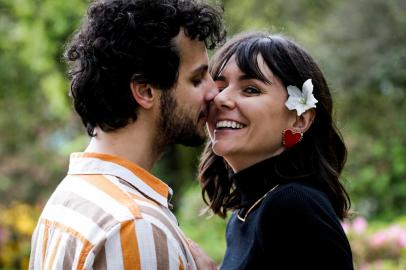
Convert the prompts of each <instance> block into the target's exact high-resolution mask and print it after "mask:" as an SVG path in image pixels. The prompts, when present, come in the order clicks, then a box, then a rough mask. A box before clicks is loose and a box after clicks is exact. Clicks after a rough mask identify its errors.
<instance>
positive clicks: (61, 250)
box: [51, 231, 70, 269]
mask: <svg viewBox="0 0 406 270" xmlns="http://www.w3.org/2000/svg"><path fill="white" fill-rule="evenodd" d="M54 233H55V232H54ZM59 233H62V232H60V231H58V234H59ZM69 237H70V235H69V234H67V233H64V234H63V235H62V237H61V241H60V242H59V247H58V251H57V252H56V255H55V261H54V267H53V269H62V267H63V259H64V257H65V256H64V254H65V249H66V242H67V240H68V238H69ZM51 250H52V249H51Z"/></svg>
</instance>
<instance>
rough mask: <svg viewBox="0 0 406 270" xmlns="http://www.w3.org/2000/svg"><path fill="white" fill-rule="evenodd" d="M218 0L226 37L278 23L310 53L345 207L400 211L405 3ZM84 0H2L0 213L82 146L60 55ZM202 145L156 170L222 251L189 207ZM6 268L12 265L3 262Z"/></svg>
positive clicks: (218, 223)
mask: <svg viewBox="0 0 406 270" xmlns="http://www.w3.org/2000/svg"><path fill="white" fill-rule="evenodd" d="M217 2H219V1H217ZM220 2H222V4H223V5H224V8H225V15H226V24H227V28H228V32H229V36H231V35H233V34H235V33H237V32H240V31H245V30H253V29H258V30H266V31H270V32H273V33H282V34H286V35H288V36H290V37H292V38H293V39H294V40H296V41H298V42H299V43H300V44H302V45H303V46H304V47H305V48H307V50H308V51H309V52H310V53H311V54H312V55H313V56H314V58H315V59H317V60H318V62H319V64H320V66H321V68H322V70H323V71H324V73H325V75H326V78H327V80H328V82H329V83H330V86H331V88H332V90H333V94H334V96H335V101H336V104H335V105H336V118H337V120H338V126H339V128H340V129H341V131H342V133H343V135H344V138H345V141H346V142H347V145H348V147H349V156H348V162H347V166H346V169H345V172H344V178H345V184H346V186H347V187H348V190H349V193H350V196H351V198H352V201H353V209H354V211H355V212H357V213H361V214H362V215H363V216H365V217H367V218H368V219H373V220H379V222H383V223H384V224H386V223H387V222H389V221H391V220H393V219H394V218H395V217H396V216H398V215H400V214H402V213H403V214H404V213H406V181H405V180H406V46H405V44H406V31H404V29H406V2H405V1H403V0H369V1H366V0H342V1H338V0H312V1H310V0H245V1H243V0H224V1H220ZM87 5H88V1H87V0H69V1H62V0H0V206H1V207H0V208H1V209H3V212H4V211H5V210H4V209H7V208H10V209H14V208H15V207H16V205H20V204H31V205H43V203H44V201H45V200H46V199H47V198H48V196H49V194H50V192H51V191H52V190H53V189H54V188H55V186H56V185H57V184H58V182H59V181H60V179H61V178H62V177H63V175H64V174H65V172H66V166H67V160H68V154H69V153H70V152H71V151H81V150H82V149H83V148H84V146H85V145H86V142H87V137H86V135H85V130H84V129H83V128H82V127H81V124H80V121H79V119H78V118H77V117H76V116H75V114H74V112H73V110H72V109H71V103H70V99H69V97H68V89H69V83H68V81H67V80H66V76H65V66H64V64H63V62H62V60H61V58H62V53H63V49H64V43H65V41H66V40H67V39H68V37H69V36H70V35H71V34H72V32H73V31H74V29H75V28H76V27H77V26H78V25H79V23H80V20H81V18H82V16H83V14H84V11H85V9H86V6H87ZM200 150H201V149H192V148H186V147H182V146H172V147H170V148H168V150H167V153H166V155H165V156H164V157H163V158H162V160H160V161H159V163H158V164H157V166H156V167H155V168H154V173H156V174H157V175H158V176H160V177H161V178H162V179H165V180H166V181H167V182H168V183H169V184H170V185H171V186H172V187H173V189H174V190H175V196H174V201H173V202H174V204H175V211H176V212H177V214H178V215H179V220H180V224H181V226H182V228H183V229H184V230H185V232H186V233H187V234H188V235H189V236H190V237H191V238H192V239H194V240H195V241H197V242H198V243H199V244H202V245H203V247H204V248H205V249H206V251H207V252H208V253H210V255H212V256H213V257H214V258H215V259H216V260H217V261H220V260H221V256H222V252H223V251H224V236H223V235H224V227H225V221H223V220H220V219H218V218H216V217H213V218H211V219H208V220H207V219H205V218H204V217H201V216H198V212H199V210H200V208H202V207H203V204H202V203H201V196H200V192H199V190H198V188H197V184H196V182H195V180H194V179H195V175H196V165H197V163H198V154H199V151H200ZM35 209H36V208H35ZM1 226H6V225H2V224H1V223H0V240H1V239H2V238H1V237H2V235H3V236H4V234H1V230H2V227H1ZM8 235H10V234H8ZM3 238H4V237H3ZM24 239H25V238H24ZM4 241H5V240H4ZM4 241H3V242H1V241H0V254H3V253H2V252H3V251H4V246H2V244H1V243H5V242H4ZM16 252H17V251H16ZM25 252H26V251H25ZM20 264H21V262H20ZM23 264H24V263H23ZM1 267H2V265H0V269H1ZM13 267H15V268H19V266H18V265H17V264H15V265H14V266H10V267H9V268H8V269H14V268H13ZM371 269H372V268H371ZM388 269H389V268H388Z"/></svg>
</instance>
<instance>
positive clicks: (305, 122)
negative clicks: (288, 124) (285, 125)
mask: <svg viewBox="0 0 406 270" xmlns="http://www.w3.org/2000/svg"><path fill="white" fill-rule="evenodd" d="M315 117H316V110H315V109H310V110H307V111H305V112H304V113H302V115H300V116H297V117H296V121H295V122H294V123H293V127H294V128H297V129H300V130H301V131H302V132H306V131H307V130H308V129H309V128H310V127H311V125H312V124H313V121H314V118H315Z"/></svg>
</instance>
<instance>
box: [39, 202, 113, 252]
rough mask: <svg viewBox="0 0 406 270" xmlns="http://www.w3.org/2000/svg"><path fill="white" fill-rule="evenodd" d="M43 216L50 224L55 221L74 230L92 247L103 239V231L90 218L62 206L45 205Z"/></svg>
mask: <svg viewBox="0 0 406 270" xmlns="http://www.w3.org/2000/svg"><path fill="white" fill-rule="evenodd" d="M43 214H44V215H43V217H44V218H45V219H47V220H49V221H51V222H53V221H55V222H58V223H61V224H63V225H64V226H67V227H69V228H72V229H74V230H75V231H77V232H78V233H80V234H81V235H82V236H84V237H85V238H86V239H87V240H88V241H89V242H90V243H92V244H93V245H94V244H96V243H97V242H99V241H100V240H101V239H103V238H104V237H105V234H106V233H105V231H104V230H103V229H101V228H100V227H99V226H98V225H97V224H96V223H94V222H93V221H92V220H91V219H90V218H88V217H85V216H82V215H81V214H79V213H77V212H75V211H73V210H72V209H70V208H67V207H64V206H62V205H51V204H47V206H46V207H45V209H44V212H43Z"/></svg>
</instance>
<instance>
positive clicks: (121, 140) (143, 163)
mask: <svg viewBox="0 0 406 270" xmlns="http://www.w3.org/2000/svg"><path fill="white" fill-rule="evenodd" d="M152 130H153V129H152ZM155 138H156V136H155V134H154V132H151V129H150V128H147V127H142V126H140V123H137V124H135V123H130V124H128V125H127V126H126V127H124V128H121V129H119V130H116V131H113V132H103V131H102V130H101V129H100V128H96V136H95V137H93V138H92V139H91V140H90V143H89V145H88V147H87V148H86V150H85V152H95V153H103V154H109V155H114V156H118V157H121V158H124V159H127V160H129V161H132V162H134V163H135V164H137V165H138V166H140V167H142V168H143V169H145V170H147V171H150V170H151V169H152V167H153V166H154V164H155V162H156V161H157V160H158V159H159V157H160V155H161V151H159V150H157V149H156V146H155V145H154V144H155Z"/></svg>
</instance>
